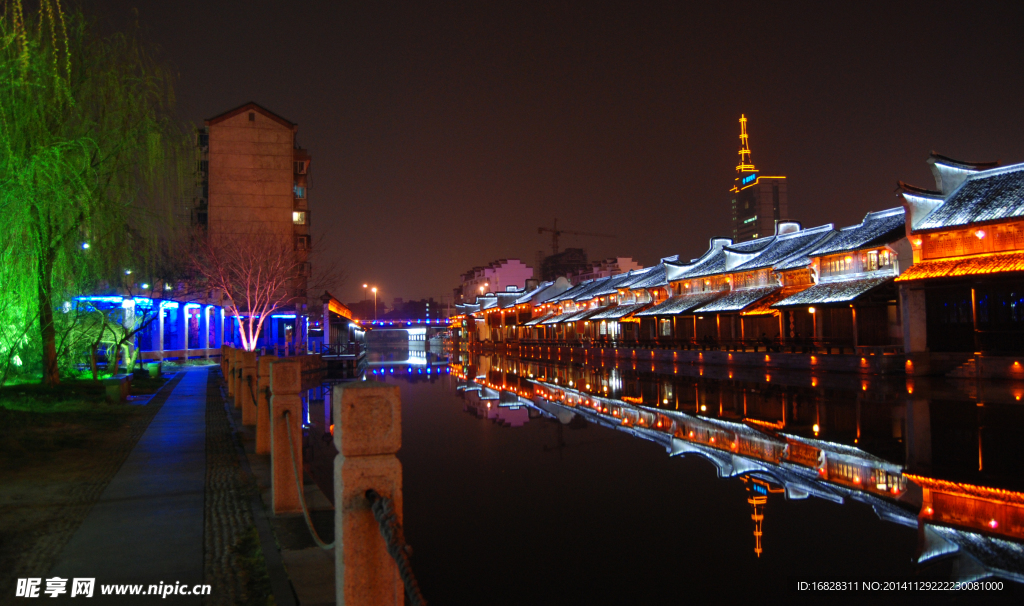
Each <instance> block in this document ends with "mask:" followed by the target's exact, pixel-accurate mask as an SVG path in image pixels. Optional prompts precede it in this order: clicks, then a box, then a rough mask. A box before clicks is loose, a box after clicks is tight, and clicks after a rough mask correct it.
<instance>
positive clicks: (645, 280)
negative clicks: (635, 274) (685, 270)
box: [629, 263, 668, 290]
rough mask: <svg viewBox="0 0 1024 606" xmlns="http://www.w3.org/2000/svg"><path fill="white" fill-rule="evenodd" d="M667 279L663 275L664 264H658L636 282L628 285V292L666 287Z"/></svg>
mask: <svg viewBox="0 0 1024 606" xmlns="http://www.w3.org/2000/svg"><path fill="white" fill-rule="evenodd" d="M667 285H668V279H667V278H666V275H665V264H664V263H658V264H657V265H655V266H654V267H652V268H651V270H650V271H649V272H647V273H646V274H645V275H644V276H642V277H640V278H639V279H637V280H636V281H634V282H632V283H631V284H630V285H629V289H630V290H640V289H642V288H657V287H659V286H667Z"/></svg>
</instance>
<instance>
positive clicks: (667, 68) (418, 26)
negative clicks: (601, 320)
mask: <svg viewBox="0 0 1024 606" xmlns="http://www.w3.org/2000/svg"><path fill="white" fill-rule="evenodd" d="M897 5H898V6H897ZM132 7H137V8H138V11H139V17H140V20H141V21H142V23H143V26H144V27H145V28H146V29H147V30H148V32H149V35H150V37H151V39H152V40H153V42H154V43H155V44H156V45H158V46H159V48H160V50H161V58H162V59H164V60H166V61H168V62H170V63H172V64H173V65H174V66H175V68H176V70H177V71H178V73H179V74H180V80H179V82H178V86H177V93H178V100H179V110H180V112H181V114H182V117H183V118H184V119H187V120H190V121H194V122H196V123H198V124H201V121H202V119H203V118H208V117H211V116H214V115H216V114H219V113H221V112H223V111H225V110H227V109H230V108H233V107H236V106H238V105H241V104H242V103H245V102H248V101H255V102H257V103H259V104H261V105H263V106H265V107H267V108H268V109H270V110H272V111H274V112H276V113H278V114H280V115H282V116H284V117H285V118H288V119H289V120H291V121H293V122H297V123H298V124H299V133H298V137H299V143H300V144H301V145H302V146H303V147H305V148H307V149H308V150H309V151H310V153H311V154H312V156H313V164H312V186H311V189H310V203H311V208H312V209H313V210H312V219H313V228H314V232H316V233H326V234H327V238H328V241H329V246H330V247H331V251H330V252H331V253H332V254H334V255H335V256H337V257H338V258H339V259H341V260H342V261H343V262H344V263H345V265H346V267H347V272H348V276H349V277H348V280H347V282H346V284H345V286H344V287H343V288H341V289H340V292H336V293H335V294H336V295H338V296H339V298H341V299H342V300H343V301H346V302H349V301H353V300H357V299H359V298H361V297H362V288H361V286H362V284H363V283H364V282H369V283H371V284H374V285H377V286H378V287H379V288H380V294H381V297H382V298H383V300H385V301H387V302H388V303H389V304H390V302H391V300H392V299H393V298H394V297H403V298H405V299H410V298H423V297H431V296H432V297H435V298H439V297H441V296H442V295H450V294H451V289H452V288H453V287H455V286H456V285H457V284H458V282H459V275H460V274H461V273H463V272H465V271H467V270H469V269H470V268H472V267H473V266H475V265H483V264H486V263H488V262H490V261H493V260H495V259H499V258H511V257H518V258H520V259H522V260H523V261H524V262H526V263H527V264H528V265H533V260H534V257H535V254H536V251H537V250H540V249H543V250H545V251H549V249H550V236H547V235H544V236H542V235H538V233H537V228H538V227H539V226H541V225H550V224H551V222H552V220H553V219H554V218H556V217H557V218H558V220H559V225H560V226H562V227H564V228H565V229H570V230H578V231H588V232H603V233H612V234H615V235H616V236H617V237H616V238H615V239H607V238H583V237H577V238H573V237H564V238H563V241H562V247H563V248H564V247H566V246H582V247H584V248H586V249H587V251H588V253H589V254H590V257H591V258H592V259H598V258H602V257H607V256H631V257H633V258H635V259H637V260H639V261H640V262H641V263H643V264H645V265H648V264H653V263H656V262H657V260H658V259H659V258H660V257H663V256H668V255H672V254H676V253H678V254H680V255H681V256H682V257H683V258H685V259H689V258H691V257H695V256H698V255H699V254H701V253H702V252H703V251H704V250H705V249H706V248H707V245H708V239H709V238H710V237H712V236H716V235H729V234H730V233H731V226H730V224H729V223H730V222H729V206H728V199H729V194H728V189H729V187H730V186H731V183H732V179H733V177H734V176H735V166H736V164H737V159H738V157H737V153H736V152H737V149H738V144H739V139H738V134H739V125H738V123H737V120H738V118H739V116H740V114H741V113H745V114H746V116H747V118H748V119H749V121H750V122H749V132H750V142H751V149H752V152H753V153H752V159H753V162H754V164H755V165H756V166H757V167H758V169H759V170H761V171H762V172H763V173H765V174H783V175H786V176H787V177H788V178H789V179H788V187H789V208H790V215H791V218H792V219H795V220H799V221H801V222H803V224H804V225H805V226H808V227H809V226H815V225H820V224H822V223H827V222H832V223H835V224H836V225H837V226H842V225H849V224H853V223H857V222H859V221H860V219H861V218H862V217H863V215H864V213H866V212H868V211H872V210H880V209H884V208H890V207H892V206H896V205H898V199H897V198H896V196H895V194H894V189H895V187H896V182H897V180H900V179H902V180H904V181H907V182H909V183H913V184H916V185H921V186H929V187H930V186H933V185H934V182H933V181H932V178H931V173H930V172H929V171H928V169H927V166H926V164H925V159H926V158H927V156H928V153H929V152H930V151H932V150H934V151H937V152H939V153H941V154H945V155H948V156H952V157H954V158H959V159H965V160H993V159H998V160H1001V161H1002V162H1003V163H1004V164H1010V163H1016V162H1021V161H1024V146H1022V145H1021V143H1020V135H1021V127H1022V116H1021V111H1020V110H1021V105H1022V103H1021V99H1022V93H1024V85H1022V78H1021V75H1022V73H1024V71H1022V58H1024V52H1022V50H1021V46H1020V42H1019V29H1020V26H1021V24H1022V23H1024V19H1022V17H1024V8H1022V5H1021V3H1000V4H992V5H986V4H982V3H967V2H956V3H941V2H929V3H921V4H917V5H911V4H910V3H895V2H884V3H878V4H869V3H865V2H857V3H808V4H807V5H805V6H797V5H796V4H793V3H786V5H785V6H784V7H779V6H772V7H770V8H769V7H765V6H762V5H755V4H748V3H740V2H732V3H718V2H708V3H705V4H700V5H699V4H697V3H691V2H665V3H653V2H650V3H642V6H641V3H637V2H628V3H621V4H618V5H615V4H612V3H609V2H602V3H576V4H568V3H558V2H529V1H517V2H514V3H512V2H503V3H499V2H479V3H465V4H454V3H439V2H408V3H395V2H383V1H380V2H378V1H375V2H365V3H359V4H356V3H350V2H270V1H262V0H260V1H256V0H246V1H210V0H204V1H201V2H200V1H194V0H177V1H175V2H166V1H161V2H156V1H153V2H138V1H136V2H122V1H121V0H116V1H105V2H102V3H87V4H86V10H88V11H102V14H103V17H102V18H103V19H104V20H105V22H106V23H110V22H113V23H115V24H116V23H117V22H118V21H119V20H120V21H123V20H126V19H127V18H128V14H129V11H130V9H131V8H132Z"/></svg>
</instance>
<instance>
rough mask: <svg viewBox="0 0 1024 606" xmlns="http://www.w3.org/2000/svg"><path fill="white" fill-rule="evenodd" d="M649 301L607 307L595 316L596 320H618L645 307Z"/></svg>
mask: <svg viewBox="0 0 1024 606" xmlns="http://www.w3.org/2000/svg"><path fill="white" fill-rule="evenodd" d="M645 305H647V303H634V304H631V305H630V304H627V305H616V306H615V307H610V308H606V309H605V310H604V311H602V312H601V313H599V314H597V315H595V316H593V319H594V320H617V319H619V318H624V317H626V316H628V315H629V314H631V313H634V312H635V311H637V310H640V309H643V308H644V306H645Z"/></svg>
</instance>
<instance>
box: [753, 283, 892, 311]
mask: <svg viewBox="0 0 1024 606" xmlns="http://www.w3.org/2000/svg"><path fill="white" fill-rule="evenodd" d="M892 279H893V276H891V275H889V276H881V277H873V278H862V279H859V280H837V281H835V282H821V283H818V284H815V285H814V286H812V287H810V288H808V289H807V290H804V291H801V292H799V293H797V294H795V295H793V296H791V297H786V298H785V299H783V300H781V301H779V302H778V303H776V304H775V305H772V307H793V306H796V305H825V304H828V303H848V302H850V301H853V300H854V299H856V298H858V297H860V296H861V295H863V294H866V293H867V292H868V291H870V290H873V289H875V288H877V287H879V286H881V285H883V284H887V283H889V282H891V281H892Z"/></svg>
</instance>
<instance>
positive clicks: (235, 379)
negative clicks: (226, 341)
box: [231, 349, 246, 408]
mask: <svg viewBox="0 0 1024 606" xmlns="http://www.w3.org/2000/svg"><path fill="white" fill-rule="evenodd" d="M245 354H246V351H245V350H244V349H236V350H235V358H234V359H235V372H234V374H232V375H231V382H232V383H234V384H235V398H234V401H233V402H234V405H235V408H241V407H242V364H243V358H242V356H244V355H245Z"/></svg>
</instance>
